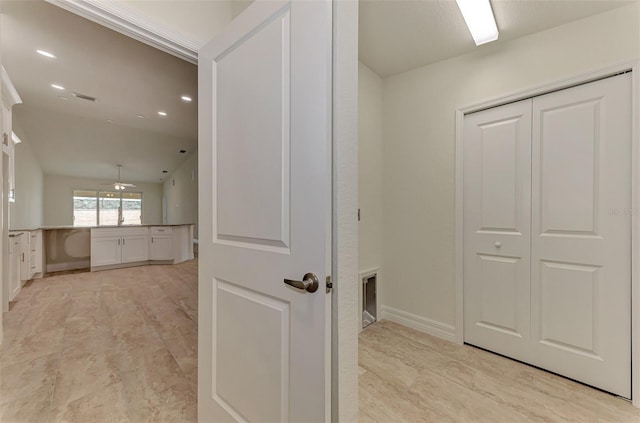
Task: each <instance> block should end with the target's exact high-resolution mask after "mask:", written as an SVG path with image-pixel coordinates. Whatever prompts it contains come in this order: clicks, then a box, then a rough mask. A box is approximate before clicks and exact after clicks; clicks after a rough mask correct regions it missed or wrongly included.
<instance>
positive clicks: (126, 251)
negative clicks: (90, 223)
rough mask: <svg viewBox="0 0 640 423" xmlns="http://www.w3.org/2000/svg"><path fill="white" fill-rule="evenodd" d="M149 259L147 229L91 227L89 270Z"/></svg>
mask: <svg viewBox="0 0 640 423" xmlns="http://www.w3.org/2000/svg"><path fill="white" fill-rule="evenodd" d="M148 260H149V229H148V228H147V227H136V228H94V229H91V270H95V268H97V267H102V266H118V265H121V264H129V263H137V262H146V261H148Z"/></svg>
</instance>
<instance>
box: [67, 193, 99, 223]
mask: <svg viewBox="0 0 640 423" xmlns="http://www.w3.org/2000/svg"><path fill="white" fill-rule="evenodd" d="M96 196H97V192H96V191H83V190H75V191H73V226H96V225H97V224H98V213H97V212H98V201H97V199H96Z"/></svg>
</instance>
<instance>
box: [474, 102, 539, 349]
mask: <svg viewBox="0 0 640 423" xmlns="http://www.w3.org/2000/svg"><path fill="white" fill-rule="evenodd" d="M530 149H531V101H530V100H526V101H522V102H518V103H513V104H510V105H507V106H504V107H500V108H496V109H489V110H485V111H482V112H478V113H474V114H471V115H468V116H465V122H464V175H465V176H464V275H465V277H464V296H465V298H464V304H465V307H464V313H465V315H464V324H465V327H464V336H465V341H466V342H469V343H472V344H474V345H478V346H481V347H484V348H490V349H493V350H494V351H497V352H499V353H501V354H506V355H510V356H512V357H516V358H519V359H521V360H526V359H527V357H528V356H527V354H528V342H529V331H530V315H529V310H530V308H529V274H530V270H529V255H530V249H529V243H530V237H529V227H530V207H531V203H530V201H531V195H530V190H531V179H530V175H531V170H530V169H531V161H530V157H531V154H530Z"/></svg>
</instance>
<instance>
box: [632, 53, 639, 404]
mask: <svg viewBox="0 0 640 423" xmlns="http://www.w3.org/2000/svg"><path fill="white" fill-rule="evenodd" d="M631 69H632V74H631V111H632V112H631V116H632V118H631V122H632V123H631V140H632V142H631V209H632V210H633V213H631V299H630V300H631V401H632V403H633V406H634V407H636V408H640V394H638V393H640V307H637V305H638V304H640V219H639V218H638V211H639V210H640V128H639V127H638V119H640V102H639V100H638V98H640V75H638V72H640V61H638V62H636V63H634V64H633V66H632V68H631ZM634 305H636V306H634ZM634 394H635V395H634Z"/></svg>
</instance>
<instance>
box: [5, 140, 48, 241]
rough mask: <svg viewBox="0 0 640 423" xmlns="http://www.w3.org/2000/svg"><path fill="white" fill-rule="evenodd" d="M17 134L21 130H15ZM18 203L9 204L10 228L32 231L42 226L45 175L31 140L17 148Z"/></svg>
mask: <svg viewBox="0 0 640 423" xmlns="http://www.w3.org/2000/svg"><path fill="white" fill-rule="evenodd" d="M14 132H16V133H17V134H18V133H19V128H15V131H14ZM15 183H16V193H15V194H16V201H15V203H9V228H10V229H31V228H38V227H40V226H42V223H43V200H44V190H43V189H44V175H43V173H42V168H41V167H40V163H39V162H38V159H36V156H35V154H33V150H32V149H31V145H30V144H29V140H28V139H26V138H22V142H21V143H20V144H18V145H16V147H15Z"/></svg>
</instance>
